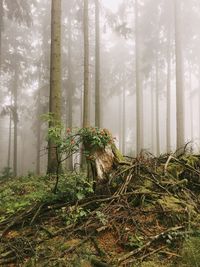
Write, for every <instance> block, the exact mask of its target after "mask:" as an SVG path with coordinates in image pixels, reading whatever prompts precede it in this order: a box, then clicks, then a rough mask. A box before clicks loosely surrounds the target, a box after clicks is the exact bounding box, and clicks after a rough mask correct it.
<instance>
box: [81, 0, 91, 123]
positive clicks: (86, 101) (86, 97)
mask: <svg viewBox="0 0 200 267" xmlns="http://www.w3.org/2000/svg"><path fill="white" fill-rule="evenodd" d="M88 20H89V18H88V0H84V16H83V29H84V96H83V127H88V126H89V125H90V117H89V115H90V114H89V113H90V98H89V29H88V27H89V26H88Z"/></svg>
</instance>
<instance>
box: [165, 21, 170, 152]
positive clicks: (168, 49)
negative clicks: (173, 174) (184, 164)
mask: <svg viewBox="0 0 200 267" xmlns="http://www.w3.org/2000/svg"><path fill="white" fill-rule="evenodd" d="M166 102H167V110H166V145H167V153H170V152H171V27H170V26H169V33H168V48H167V101H166Z"/></svg>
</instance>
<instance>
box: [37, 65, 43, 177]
mask: <svg viewBox="0 0 200 267" xmlns="http://www.w3.org/2000/svg"><path fill="white" fill-rule="evenodd" d="M38 69H39V77H38V85H39V89H38V96H37V144H36V174H37V175H40V149H41V119H40V116H41V115H42V114H41V113H42V112H41V88H40V87H41V67H38Z"/></svg>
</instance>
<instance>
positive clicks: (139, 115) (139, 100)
mask: <svg viewBox="0 0 200 267" xmlns="http://www.w3.org/2000/svg"><path fill="white" fill-rule="evenodd" d="M138 13H139V12H138V0H135V74H136V125H137V126H136V128H137V135H136V136H137V151H136V153H137V154H138V153H140V151H141V149H142V148H143V92H142V86H141V75H140V72H141V67H140V64H141V63H140V36H139V14H138Z"/></svg>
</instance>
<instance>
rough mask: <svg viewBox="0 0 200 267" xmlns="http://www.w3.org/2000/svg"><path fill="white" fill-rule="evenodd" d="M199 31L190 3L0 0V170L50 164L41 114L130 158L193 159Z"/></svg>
mask: <svg viewBox="0 0 200 267" xmlns="http://www.w3.org/2000/svg"><path fill="white" fill-rule="evenodd" d="M199 29H200V3H199V1H197V0H121V1H120V0H118V1H109V0H102V1H98V0H69V1H66V0H62V1H61V0H53V1H52V3H51V1H50V0H26V1H25V0H18V1H16V0H12V1H10V0H0V66H1V70H0V71H1V78H0V81H1V84H0V114H1V116H0V169H1V170H2V169H3V168H4V167H10V168H11V169H12V170H13V172H14V174H15V175H21V174H25V173H27V172H28V171H29V172H35V173H37V174H39V173H45V172H46V170H47V165H48V169H49V168H50V166H52V164H53V163H52V162H53V160H55V159H54V156H55V155H54V156H53V155H52V151H51V147H52V144H51V142H49V144H48V145H49V155H48V160H47V150H46V147H47V142H46V136H47V130H48V127H49V126H50V127H51V126H55V125H52V124H51V123H50V125H48V124H47V122H44V121H43V120H42V119H41V115H42V114H47V113H48V112H51V113H54V115H55V118H56V120H57V121H61V122H62V123H63V125H65V127H66V129H67V128H70V129H71V128H73V127H88V126H96V127H100V128H107V129H109V130H110V131H111V132H112V134H113V136H115V137H116V144H117V146H118V147H119V149H120V150H121V151H122V153H123V154H125V155H128V156H136V155H138V154H139V153H140V152H141V151H144V150H147V151H149V152H151V153H153V154H155V155H160V154H161V153H166V152H167V153H169V152H171V151H175V150H177V149H179V148H182V147H184V145H185V144H186V143H187V142H190V141H191V142H192V143H191V144H190V147H191V151H194V152H198V151H199V143H200V142H199V135H200V88H199V87H200V52H199V47H200V30H199ZM47 161H48V163H49V164H47ZM51 161H52V162H51ZM75 161H76V158H74V159H73V162H72V160H71V162H68V164H69V167H70V168H71V167H72V166H71V165H73V164H74V163H75Z"/></svg>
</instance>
